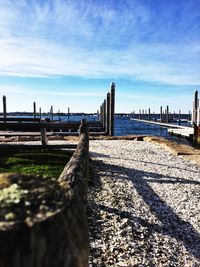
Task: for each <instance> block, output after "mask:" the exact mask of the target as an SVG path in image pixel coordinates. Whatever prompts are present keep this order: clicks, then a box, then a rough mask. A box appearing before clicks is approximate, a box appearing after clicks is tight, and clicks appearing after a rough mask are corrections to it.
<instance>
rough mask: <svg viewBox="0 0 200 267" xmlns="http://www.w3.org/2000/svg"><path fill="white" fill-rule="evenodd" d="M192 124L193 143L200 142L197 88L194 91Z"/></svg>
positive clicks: (199, 111) (199, 112)
mask: <svg viewBox="0 0 200 267" xmlns="http://www.w3.org/2000/svg"><path fill="white" fill-rule="evenodd" d="M192 124H193V127H194V135H193V140H194V142H195V143H197V144H200V107H199V99H198V91H197V90H196V91H195V92H194V101H193V112H192Z"/></svg>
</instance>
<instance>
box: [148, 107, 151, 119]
mask: <svg viewBox="0 0 200 267" xmlns="http://www.w3.org/2000/svg"><path fill="white" fill-rule="evenodd" d="M150 115H151V110H150V108H149V109H148V121H150Z"/></svg>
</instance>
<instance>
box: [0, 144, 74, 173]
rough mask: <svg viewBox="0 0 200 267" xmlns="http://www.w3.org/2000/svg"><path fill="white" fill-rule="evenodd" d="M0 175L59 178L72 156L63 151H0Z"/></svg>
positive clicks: (70, 153)
mask: <svg viewBox="0 0 200 267" xmlns="http://www.w3.org/2000/svg"><path fill="white" fill-rule="evenodd" d="M0 155H1V156H0V173H8V172H9V173H21V174H33V175H34V174H36V175H42V176H50V177H55V178H57V177H59V175H60V173H61V172H62V170H63V168H64V166H65V165H66V164H67V162H68V161H69V159H70V158H71V156H72V152H68V151H65V150H58V149H57V150H53V151H52V150H45V151H42V150H39V149H37V150H19V151H16V150H12V149H7V150H5V149H1V150H0Z"/></svg>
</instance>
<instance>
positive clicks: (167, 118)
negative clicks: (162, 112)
mask: <svg viewBox="0 0 200 267" xmlns="http://www.w3.org/2000/svg"><path fill="white" fill-rule="evenodd" d="M166 123H169V106H168V105H167V108H166Z"/></svg>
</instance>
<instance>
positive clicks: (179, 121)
mask: <svg viewBox="0 0 200 267" xmlns="http://www.w3.org/2000/svg"><path fill="white" fill-rule="evenodd" d="M178 125H181V110H180V109H179V112H178Z"/></svg>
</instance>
